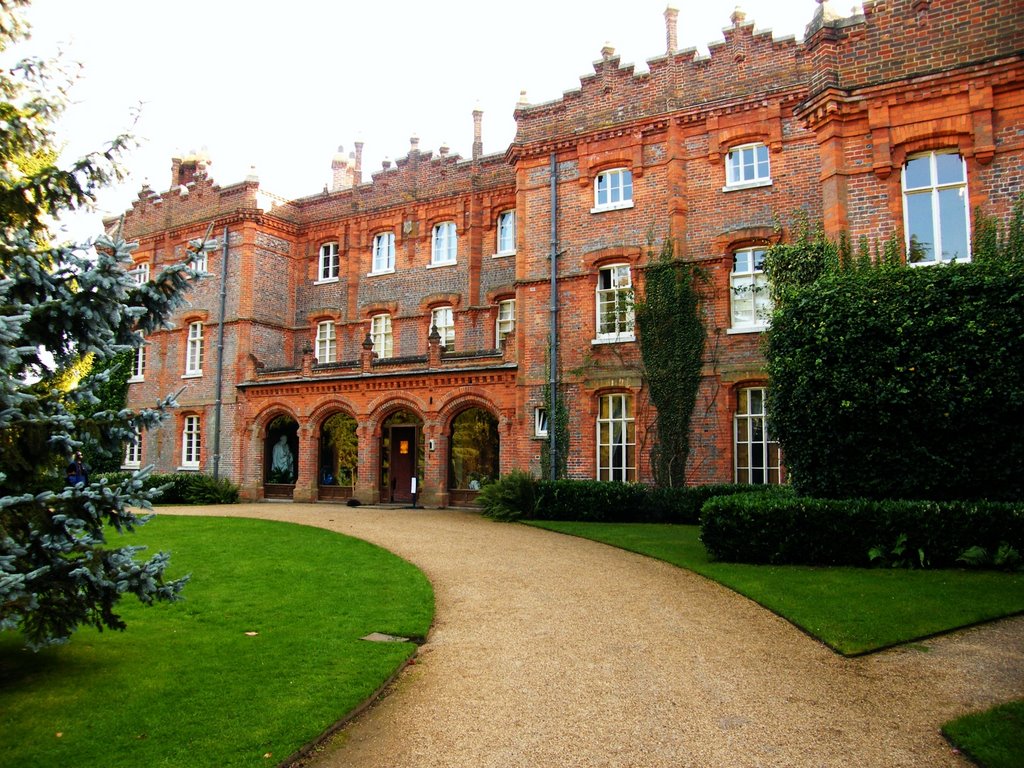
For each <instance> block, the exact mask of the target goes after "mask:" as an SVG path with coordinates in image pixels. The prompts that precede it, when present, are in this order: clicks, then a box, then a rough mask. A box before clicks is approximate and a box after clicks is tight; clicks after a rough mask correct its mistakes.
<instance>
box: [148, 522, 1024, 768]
mask: <svg viewBox="0 0 1024 768" xmlns="http://www.w3.org/2000/svg"><path fill="white" fill-rule="evenodd" d="M160 511H161V512H165V511H166V512H170V513H176V514H178V513H181V514H190V513H191V514H210V513H214V514H218V515H221V514H224V515H232V516H243V517H258V518H264V519H274V520H286V521H291V522H296V523H303V524H307V525H316V526H320V527H323V528H327V529H330V530H334V531H340V532H343V533H346V534H349V535H352V536H356V537H358V538H361V539H365V540H367V541H371V542H374V543H376V544H379V545H380V546H382V547H385V548H386V549H388V550H390V551H392V552H395V553H396V554H398V555H400V556H401V557H403V558H406V559H407V560H409V561H411V562H412V563H414V564H416V565H417V566H418V567H419V568H420V569H422V570H423V572H424V573H425V574H426V575H427V577H428V578H429V579H430V581H431V582H432V584H433V585H434V590H435V593H436V598H437V607H436V616H435V622H434V627H433V630H432V631H431V634H430V637H429V638H428V642H427V643H426V644H425V645H424V646H423V647H422V648H421V649H420V652H419V655H418V656H417V657H416V663H415V664H414V665H411V666H409V667H408V668H407V669H406V671H405V672H404V673H403V674H402V675H401V676H400V677H399V679H398V680H397V682H396V683H395V685H394V686H393V687H392V688H391V689H390V690H389V691H388V693H387V695H385V696H384V697H383V698H382V699H381V700H380V701H379V702H378V703H377V704H376V705H375V706H373V707H371V708H370V709H369V710H368V711H367V712H365V713H364V714H363V715H362V716H360V717H359V718H357V719H356V720H355V721H353V722H352V723H350V724H349V725H347V726H346V727H345V728H344V729H343V730H342V731H341V732H340V733H339V734H338V735H337V736H335V737H334V738H333V739H332V740H331V741H330V742H329V743H328V744H326V745H324V746H322V747H321V748H319V749H318V751H317V752H316V753H315V754H314V755H313V756H312V757H310V758H309V759H308V762H307V763H304V764H305V765H309V766H310V768H341V767H342V766H344V767H346V768H356V767H362V766H365V767H367V768H370V767H372V768H384V767H388V766H395V767H396V768H398V767H401V768H426V767H427V766H439V767H440V766H443V767H444V768H458V767H463V766H464V767H466V768H484V767H489V766H494V767H495V768H497V767H498V766H500V767H501V768H514V767H516V766H524V767H526V766H529V768H538V767H541V766H543V767H545V768H546V767H549V766H551V767H554V766H573V767H580V768H588V767H590V766H609V767H611V766H615V767H616V768H619V767H624V766H629V767H631V768H640V767H642V766H652V767H653V766H659V767H661V766H664V767H665V768H668V767H669V766H671V767H672V768H682V767H683V766H694V767H695V768H696V767H698V766H699V767H700V768H717V767H718V766H723V767H726V766H728V767H732V766H736V767H737V768H741V767H747V766H749V767H751V768H753V766H765V767H767V766H786V767H787V768H788V767H792V768H801V767H803V766H807V767H808V768H811V767H813V768H818V767H819V766H821V767H825V766H828V767H829V768H833V767H834V768H851V767H854V766H855V767H856V768H870V767H871V766H877V767H878V768H898V767H899V766H907V767H908V768H909V767H910V766H913V767H914V768H919V767H927V768H941V767H942V766H969V765H971V763H970V762H969V761H967V760H966V759H964V758H962V757H961V756H959V755H957V754H956V753H955V752H954V751H953V749H952V748H951V747H950V746H949V745H948V744H947V742H946V741H945V740H944V739H943V738H942V736H941V735H940V733H939V726H940V725H941V724H942V723H943V722H945V721H946V720H948V719H950V718H952V717H956V716H958V715H960V714H963V713H965V712H968V711H971V710H976V709H983V708H986V707H989V706H991V705H992V704H995V703H999V702H1002V701H1006V700H1008V699H1011V698H1015V697H1020V696H1024V617H1016V618H1012V619H1007V620H1004V621H1001V622H997V623H994V624H989V625H986V626H983V627H978V628H974V629H969V630H965V631H962V632H959V633H956V634H952V635H947V636H944V637H941V638H936V639H932V640H928V641H924V642H922V643H918V644H914V645H913V646H912V647H905V648H899V649H895V650H890V651H886V652H882V653H877V654H873V655H871V656H867V657H862V658H858V659H845V658H843V657H841V656H838V655H836V654H835V653H833V652H832V651H830V650H829V649H827V648H826V647H824V646H823V645H821V644H820V643H818V642H817V641H815V640H813V639H811V638H810V637H808V636H807V635H805V634H803V633H802V632H801V631H800V630H798V629H796V628H794V627H793V626H792V625H790V624H789V623H788V622H786V621H784V620H782V619H780V618H778V617H777V616H775V615H774V614H772V613H770V612H768V611H766V610H764V609H762V608H760V607H759V606H757V605H756V604H754V603H752V602H750V601H749V600H747V599H746V598H743V597H740V596H739V595H737V594H735V593H733V592H731V591H729V590H727V589H725V588H724V587H720V586H718V585H717V584H715V583H713V582H710V581H707V580H705V579H703V578H701V577H700V576H696V575H694V574H692V573H689V572H687V571H683V570H679V569H677V568H674V567H672V566H670V565H667V564H665V563H661V562H659V561H656V560H651V559H648V558H645V557H642V556H639V555H634V554H631V553H628V552H623V551H620V550H617V549H614V548H612V547H608V546H604V545H602V544H597V543H594V542H590V541H585V540H582V539H576V538H571V537H568V536H562V535H558V534H555V533H550V532H547V531H542V530H537V529H533V528H529V527H527V526H522V525H511V524H502V523H494V522H491V521H489V520H485V519H483V518H481V517H479V516H478V515H477V514H475V513H472V512H465V511H457V510H409V509H384V508H374V507H358V508H350V507H345V506H340V505H328V504H270V503H266V504H242V505H234V506H230V507H217V508H205V509H204V508H185V507H175V508H162V509H161V510H160Z"/></svg>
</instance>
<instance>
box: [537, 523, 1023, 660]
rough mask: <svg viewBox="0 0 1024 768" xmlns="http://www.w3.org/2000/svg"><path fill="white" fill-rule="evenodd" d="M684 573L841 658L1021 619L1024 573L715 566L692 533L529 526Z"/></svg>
mask: <svg viewBox="0 0 1024 768" xmlns="http://www.w3.org/2000/svg"><path fill="white" fill-rule="evenodd" d="M530 524H531V525H535V526H538V527H541V528H547V529H549V530H553V531H559V532H561V533H567V534H571V535H573V536H582V537H584V538H587V539H593V540H594V541H600V542H604V543H606V544H611V545H612V546H615V547H620V548H622V549H626V550H629V551H631V552H638V553H640V554H643V555H648V556H650V557H654V558H657V559H659V560H664V561H666V562H668V563H672V564H673V565H677V566H679V567H680V568H686V569H688V570H691V571H695V572H696V573H699V574H701V575H702V576H706V577H708V578H709V579H712V580H714V581H717V582H719V583H720V584H723V585H725V586H727V587H729V588H730V589H734V590H736V591H737V592H739V593H740V594H742V595H746V596H747V597H749V598H750V599H752V600H754V601H755V602H757V603H760V604H761V605H763V606H765V607H766V608H768V609H769V610H771V611H773V612H775V613H777V614H779V615H780V616H782V617H783V618H785V619H787V620H788V621H791V622H792V623H793V624H795V625H796V626H798V627H800V628H801V629H803V630H804V631H806V632H807V633H808V634H810V635H813V636H814V637H816V638H818V639H819V640H821V641H822V642H823V643H825V644H827V645H828V646H829V647H831V648H833V649H835V650H837V651H839V652H840V653H842V654H845V655H848V656H855V655H858V654H862V653H869V652H871V651H876V650H879V649H881V648H886V647H888V646H891V645H897V644H900V643H905V642H908V641H910V640H915V639H919V638H922V637H927V636H929V635H934V634H938V633H941V632H946V631H949V630H951V629H956V628H957V627H964V626H968V625H971V624H976V623H978V622H981V621H987V620H990V619H996V618H1000V617H1003V616H1007V615H1011V614H1015V613H1020V612H1022V611H1024V573H1020V572H1018V573H1002V572H994V571H962V570H903V569H883V568H877V569H876V568H870V569H869V568H812V567H806V566H763V565H744V564H737V563H719V562H712V561H710V560H709V559H708V555H707V552H706V551H705V549H704V546H703V545H702V544H701V543H700V538H699V534H700V529H699V528H698V527H697V526H693V525H650V524H639V523H623V524H618V523H576V522H571V523H570V522H548V521H530Z"/></svg>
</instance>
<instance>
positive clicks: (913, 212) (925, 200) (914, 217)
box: [906, 161, 935, 261]
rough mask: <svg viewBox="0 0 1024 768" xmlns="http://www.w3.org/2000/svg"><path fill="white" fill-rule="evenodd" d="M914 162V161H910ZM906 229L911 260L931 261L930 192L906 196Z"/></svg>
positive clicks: (933, 253) (932, 247) (932, 245)
mask: <svg viewBox="0 0 1024 768" xmlns="http://www.w3.org/2000/svg"><path fill="white" fill-rule="evenodd" d="M912 162H916V161H912ZM906 205H907V229H908V230H909V234H910V243H911V254H910V258H911V260H912V261H932V260H933V259H934V258H935V248H934V243H933V242H932V241H933V240H934V239H935V233H934V230H933V229H932V198H931V194H930V193H921V194H917V195H907V196H906Z"/></svg>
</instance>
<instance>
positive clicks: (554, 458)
mask: <svg viewBox="0 0 1024 768" xmlns="http://www.w3.org/2000/svg"><path fill="white" fill-rule="evenodd" d="M557 278H558V158H557V156H556V154H555V153H554V152H552V153H551V342H550V349H551V352H550V359H549V360H548V389H549V391H550V402H549V403H548V442H549V445H550V448H551V450H550V451H549V454H550V456H551V474H550V475H549V477H550V478H551V479H552V480H555V479H557V478H558V474H557V468H558V441H557V440H556V439H555V435H556V434H557V430H556V429H555V414H556V413H557V412H558V411H557V406H558V280H557Z"/></svg>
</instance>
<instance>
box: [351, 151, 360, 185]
mask: <svg viewBox="0 0 1024 768" xmlns="http://www.w3.org/2000/svg"><path fill="white" fill-rule="evenodd" d="M352 177H353V179H352V182H353V183H354V184H362V183H363V142H361V141H357V142H356V167H355V168H354V169H353V170H352Z"/></svg>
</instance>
